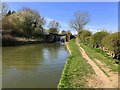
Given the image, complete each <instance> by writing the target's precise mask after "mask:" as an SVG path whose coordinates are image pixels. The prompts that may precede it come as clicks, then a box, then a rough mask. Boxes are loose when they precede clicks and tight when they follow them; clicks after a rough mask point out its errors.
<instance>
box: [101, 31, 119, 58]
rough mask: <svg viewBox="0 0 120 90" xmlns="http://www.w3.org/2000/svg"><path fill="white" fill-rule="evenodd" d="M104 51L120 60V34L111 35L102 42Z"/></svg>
mask: <svg viewBox="0 0 120 90" xmlns="http://www.w3.org/2000/svg"><path fill="white" fill-rule="evenodd" d="M102 45H103V49H104V50H107V52H109V53H110V55H112V56H113V57H114V58H117V59H120V32H116V33H113V34H109V35H107V36H106V37H104V39H103V40H102Z"/></svg>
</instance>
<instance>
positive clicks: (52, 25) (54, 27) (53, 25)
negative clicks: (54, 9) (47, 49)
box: [48, 20, 60, 33]
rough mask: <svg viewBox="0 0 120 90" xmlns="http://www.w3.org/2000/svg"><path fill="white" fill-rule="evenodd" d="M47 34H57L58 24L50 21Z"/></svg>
mask: <svg viewBox="0 0 120 90" xmlns="http://www.w3.org/2000/svg"><path fill="white" fill-rule="evenodd" d="M48 28H49V33H58V31H59V29H60V24H59V22H57V21H55V20H52V21H51V22H50V23H49V25H48Z"/></svg>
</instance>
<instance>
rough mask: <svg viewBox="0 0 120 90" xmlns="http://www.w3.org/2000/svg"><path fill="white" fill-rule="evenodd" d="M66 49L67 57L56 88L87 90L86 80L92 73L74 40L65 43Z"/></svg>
mask: <svg viewBox="0 0 120 90" xmlns="http://www.w3.org/2000/svg"><path fill="white" fill-rule="evenodd" d="M66 47H67V49H68V51H69V56H68V58H67V60H66V63H65V65H64V69H63V72H62V75H61V79H60V81H59V84H58V88H87V87H88V85H87V78H89V77H90V76H91V75H92V74H94V71H93V70H92V68H91V66H90V65H89V64H88V63H87V62H86V60H85V59H84V58H83V57H82V55H81V53H80V52H79V50H78V47H77V45H76V43H75V39H72V40H70V41H69V42H67V43H66Z"/></svg>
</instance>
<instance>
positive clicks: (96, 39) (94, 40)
mask: <svg viewBox="0 0 120 90" xmlns="http://www.w3.org/2000/svg"><path fill="white" fill-rule="evenodd" d="M108 34H109V33H108V32H106V31H100V32H96V33H95V34H93V35H92V36H91V45H92V47H96V48H97V47H102V43H101V41H102V39H103V38H104V37H105V36H106V35H108Z"/></svg>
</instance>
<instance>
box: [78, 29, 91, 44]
mask: <svg viewBox="0 0 120 90" xmlns="http://www.w3.org/2000/svg"><path fill="white" fill-rule="evenodd" d="M78 35H79V37H80V39H81V41H82V42H83V43H85V44H87V43H88V42H89V41H88V40H89V39H88V37H90V36H91V35H92V33H91V32H90V31H89V30H81V31H80V32H79V33H78Z"/></svg>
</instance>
